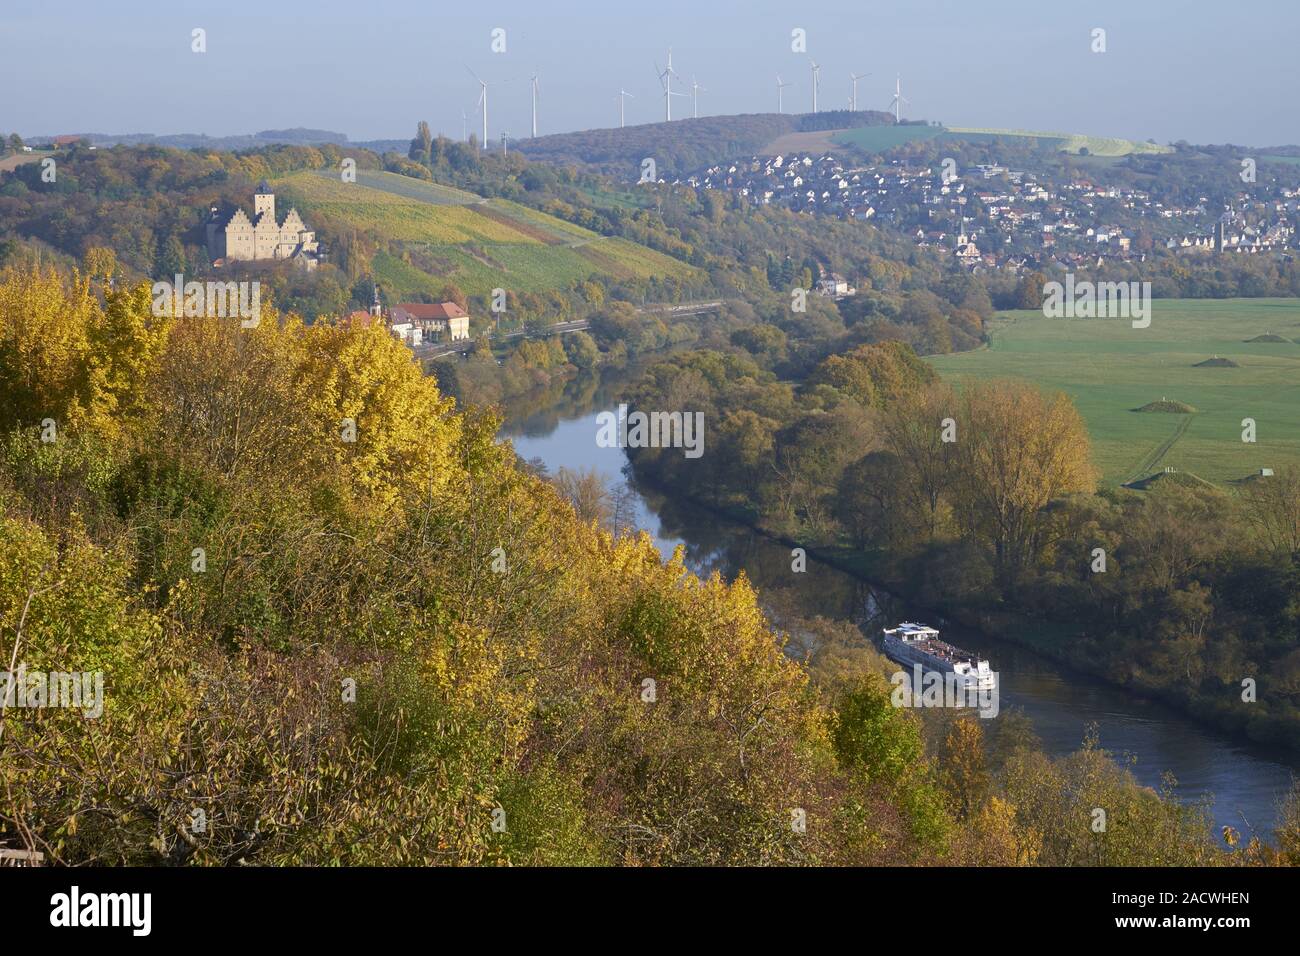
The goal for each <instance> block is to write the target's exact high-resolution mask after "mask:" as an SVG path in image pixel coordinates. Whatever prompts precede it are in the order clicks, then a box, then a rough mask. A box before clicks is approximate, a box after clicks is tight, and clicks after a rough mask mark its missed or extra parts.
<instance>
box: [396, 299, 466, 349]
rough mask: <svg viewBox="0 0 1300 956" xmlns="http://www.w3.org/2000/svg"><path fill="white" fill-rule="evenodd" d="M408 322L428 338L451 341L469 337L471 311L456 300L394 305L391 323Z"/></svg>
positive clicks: (400, 323)
mask: <svg viewBox="0 0 1300 956" xmlns="http://www.w3.org/2000/svg"><path fill="white" fill-rule="evenodd" d="M408 323H409V325H410V327H411V328H415V329H419V330H420V331H421V332H423V333H424V336H425V337H426V338H427V337H429V336H433V337H435V338H438V339H445V340H447V341H451V342H457V341H461V340H463V339H467V338H469V313H467V312H466V311H465V310H464V309H462V308H461V307H460V306H459V305H457V304H456V303H455V302H430V303H426V302H399V303H398V304H397V305H395V306H393V309H392V313H391V318H390V320H389V325H390V326H396V325H406V324H408Z"/></svg>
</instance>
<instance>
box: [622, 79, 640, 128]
mask: <svg viewBox="0 0 1300 956" xmlns="http://www.w3.org/2000/svg"><path fill="white" fill-rule="evenodd" d="M627 96H632V94H631V93H629V92H628V91H627V90H625V89H623V88H622V87H619V90H618V128H619V129H622V128H623V98H624V97H627ZM632 99H636V97H635V96H632Z"/></svg>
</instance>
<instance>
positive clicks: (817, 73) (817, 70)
mask: <svg viewBox="0 0 1300 956" xmlns="http://www.w3.org/2000/svg"><path fill="white" fill-rule="evenodd" d="M810 62H811V63H812V74H813V112H814V113H816V112H817V85H818V83H819V82H820V81H819V77H820V76H821V72H822V68H821V67H820V66H818V65H817V61H816V60H812V61H810Z"/></svg>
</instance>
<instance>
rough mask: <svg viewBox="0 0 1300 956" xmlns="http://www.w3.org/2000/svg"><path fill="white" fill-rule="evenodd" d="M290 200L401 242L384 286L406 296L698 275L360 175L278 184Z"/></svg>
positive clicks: (667, 260) (511, 213) (307, 176)
mask: <svg viewBox="0 0 1300 956" xmlns="http://www.w3.org/2000/svg"><path fill="white" fill-rule="evenodd" d="M277 188H279V189H282V190H284V192H285V194H286V196H287V198H289V199H290V200H291V201H293V202H295V203H297V204H298V205H300V206H301V209H300V211H301V212H302V213H303V216H304V218H305V219H306V220H307V221H308V222H310V221H311V214H312V213H313V212H316V213H319V214H323V215H325V216H328V217H329V218H330V219H331V220H332V221H334V222H341V223H343V224H345V225H348V226H352V227H354V228H357V229H363V230H367V231H370V232H373V233H374V234H376V235H379V236H382V237H384V238H386V239H388V240H390V241H393V242H394V248H391V249H390V250H389V251H387V252H381V253H379V254H378V255H376V257H375V272H376V275H377V277H378V279H379V281H380V283H381V284H383V285H384V286H385V287H386V288H388V289H389V290H391V292H392V293H393V294H394V295H396V296H398V297H401V296H407V295H413V294H415V293H418V292H432V293H436V292H438V291H439V290H440V289H441V288H442V287H443V286H444V285H446V283H448V282H453V283H455V284H456V285H457V286H459V287H460V288H461V289H463V290H464V291H465V292H467V293H469V294H470V295H481V294H485V293H488V292H490V291H491V290H492V289H494V288H497V287H501V288H505V289H511V290H513V291H516V292H544V291H547V290H549V289H566V288H568V287H569V286H570V285H571V284H572V283H573V282H575V281H581V280H584V279H587V278H590V277H592V276H598V277H604V278H609V279H614V280H618V279H638V278H649V277H651V276H669V275H676V276H686V275H689V274H690V273H691V271H692V269H691V267H690V266H688V265H686V264H685V263H682V262H679V261H678V260H676V259H673V258H671V257H670V256H665V255H663V254H662V253H659V252H655V251H654V250H652V249H647V248H645V247H643V246H639V245H637V244H635V243H633V242H628V241H627V240H624V239H619V238H614V237H606V236H601V235H599V234H597V233H595V232H592V231H590V230H588V229H584V228H582V227H581V226H575V225H573V224H572V223H568V222H565V221H564V220H562V219H557V218H555V217H554V216H548V215H546V214H545V213H541V212H538V211H537V210H535V209H530V208H529V207H527V206H523V205H520V204H519V203H515V202H511V201H509V200H506V199H483V198H482V197H480V196H476V195H474V194H473V193H468V192H464V191H462V190H459V189H453V188H451V187H448V186H441V185H437V184H434V183H427V182H422V181H420V180H416V179H411V178H410V177H406V176H399V175H397V174H395V173H385V172H375V171H369V170H358V172H357V181H356V182H355V183H344V182H342V180H341V179H340V178H339V177H338V175H337V174H336V173H333V172H325V171H319V170H318V171H312V172H301V173H295V174H292V175H290V176H286V177H283V178H282V179H280V180H278V181H277Z"/></svg>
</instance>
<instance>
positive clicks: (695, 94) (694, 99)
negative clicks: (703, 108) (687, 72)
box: [691, 73, 709, 119]
mask: <svg viewBox="0 0 1300 956" xmlns="http://www.w3.org/2000/svg"><path fill="white" fill-rule="evenodd" d="M700 90H704V92H705V93H707V92H709V91H708V90H707V89H706V88H705V87H703V86H700V84H699V83H697V82H696V81H695V74H694V73H692V74H691V115H692V116H693V117H694V118H695V119H699V118H700Z"/></svg>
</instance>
